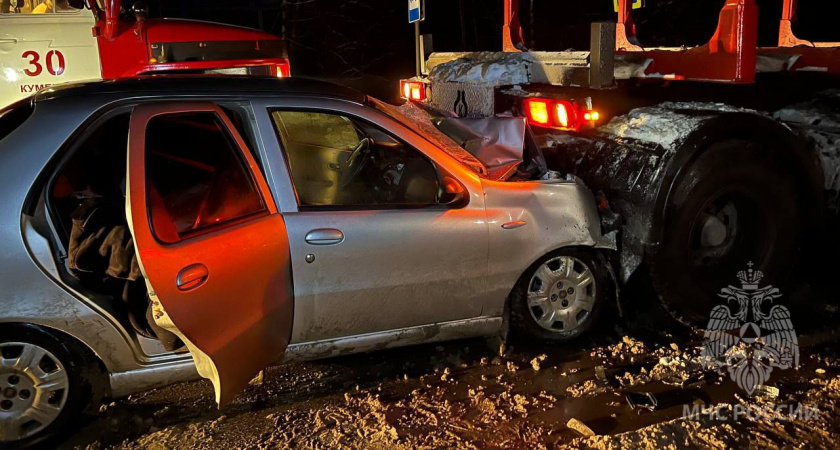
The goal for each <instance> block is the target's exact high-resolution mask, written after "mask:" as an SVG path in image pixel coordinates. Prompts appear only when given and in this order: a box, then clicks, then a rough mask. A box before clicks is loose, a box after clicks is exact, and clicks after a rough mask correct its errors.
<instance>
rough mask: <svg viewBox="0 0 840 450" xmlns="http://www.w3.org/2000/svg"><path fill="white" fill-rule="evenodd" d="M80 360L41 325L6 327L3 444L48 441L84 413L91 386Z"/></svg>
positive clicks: (0, 403)
mask: <svg viewBox="0 0 840 450" xmlns="http://www.w3.org/2000/svg"><path fill="white" fill-rule="evenodd" d="M80 361H81V359H80V358H79V357H77V356H76V355H75V354H74V352H73V351H72V350H71V349H70V347H68V346H67V345H66V344H65V343H63V342H61V341H60V340H58V339H57V338H56V337H54V336H52V335H51V334H49V333H47V332H45V331H42V330H40V329H38V328H35V327H14V328H0V444H11V445H12V446H14V447H19V448H25V447H28V446H31V445H36V444H40V445H44V444H46V443H47V442H48V441H50V440H52V439H54V438H55V437H56V436H58V435H60V434H61V432H62V431H64V430H65V429H67V428H68V427H69V426H70V425H72V424H73V423H74V422H75V421H76V420H77V419H78V418H79V417H80V416H81V413H82V411H83V409H84V407H85V406H86V404H87V400H88V399H90V392H91V390H90V387H89V383H87V382H85V381H84V380H83V379H82V376H81V373H82V372H81V370H80V369H81V367H82V364H81V363H80Z"/></svg>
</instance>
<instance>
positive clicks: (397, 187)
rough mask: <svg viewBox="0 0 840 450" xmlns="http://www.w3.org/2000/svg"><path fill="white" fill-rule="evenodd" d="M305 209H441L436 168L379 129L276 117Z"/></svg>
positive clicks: (326, 119) (332, 118) (316, 116)
mask: <svg viewBox="0 0 840 450" xmlns="http://www.w3.org/2000/svg"><path fill="white" fill-rule="evenodd" d="M272 118H273V119H274V124H275V127H276V129H277V133H278V134H279V136H280V139H281V141H282V143H283V150H284V151H285V153H286V155H287V161H288V164H289V169H290V171H291V174H292V178H293V180H294V183H295V188H296V191H297V195H298V202H299V205H300V206H301V208H302V209H307V208H312V207H314V208H318V207H377V206H386V205H387V206H389V207H424V206H429V205H436V204H439V203H441V201H442V199H444V198H445V196H446V194H445V193H444V192H442V191H441V189H440V186H439V182H438V176H439V175H438V172H437V169H436V167H435V166H434V164H432V162H431V161H429V160H428V159H427V158H426V157H425V156H424V155H423V154H422V153H420V152H418V151H417V150H415V149H414V148H411V147H410V146H408V145H406V144H404V143H402V142H400V141H398V140H397V139H395V138H394V137H392V136H390V135H388V134H387V133H385V132H383V131H381V130H380V129H379V128H378V127H375V126H373V125H371V124H368V123H366V122H363V121H361V120H354V119H351V118H348V117H345V116H342V115H337V114H327V113H319V112H297V111H274V112H272Z"/></svg>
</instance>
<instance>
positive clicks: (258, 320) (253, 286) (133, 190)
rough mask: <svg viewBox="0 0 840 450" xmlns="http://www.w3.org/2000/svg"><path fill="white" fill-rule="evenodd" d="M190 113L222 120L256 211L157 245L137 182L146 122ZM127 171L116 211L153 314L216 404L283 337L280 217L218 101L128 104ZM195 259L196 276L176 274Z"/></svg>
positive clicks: (272, 357)
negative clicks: (250, 183) (189, 358)
mask: <svg viewBox="0 0 840 450" xmlns="http://www.w3.org/2000/svg"><path fill="white" fill-rule="evenodd" d="M195 112H207V113H211V114H215V115H216V117H217V118H218V119H220V120H221V122H222V123H223V125H224V126H225V127H226V128H227V132H228V133H229V134H230V135H231V137H233V140H234V141H235V144H236V146H237V147H238V151H239V152H240V156H241V157H242V158H243V159H244V160H245V161H246V166H247V167H248V169H249V170H250V172H251V176H252V177H253V179H254V180H255V181H256V185H257V187H258V190H259V191H260V193H261V196H262V197H263V202H264V205H265V209H264V213H263V214H260V215H257V216H255V217H246V218H244V220H241V221H237V222H236V223H235V224H233V225H226V224H222V225H221V226H216V227H212V228H210V229H208V231H207V232H206V233H203V234H201V235H199V236H191V237H186V236H185V237H183V238H182V239H181V240H180V241H178V242H177V243H172V244H165V243H161V242H160V241H159V239H158V237H156V236H155V235H154V232H153V230H152V229H151V226H150V224H152V223H155V222H157V221H156V220H154V219H152V218H151V217H150V215H149V213H148V211H150V209H151V208H153V204H152V205H151V206H150V205H149V204H148V202H147V199H148V196H147V192H150V191H151V189H152V188H151V187H149V186H148V183H147V180H146V169H145V166H146V164H145V162H146V160H147V159H146V153H147V148H146V126H147V124H148V123H149V121H150V120H151V119H153V118H155V117H158V116H162V115H166V114H177V113H195ZM148 151H152V150H148ZM127 170H128V176H127V180H126V184H127V186H128V187H129V188H128V190H127V195H126V216H127V217H128V223H129V228H130V229H131V234H132V236H134V245H135V247H136V249H137V255H138V257H139V260H140V266H141V269H142V270H143V274H144V276H145V278H146V283H147V286H148V288H149V289H148V290H149V296H150V297H151V298H152V305H153V306H152V308H153V310H154V315H155V321H157V322H158V324H159V325H161V326H163V327H164V328H167V329H169V330H170V331H172V332H175V333H176V334H178V336H179V337H181V338H182V340H183V341H184V343H185V344H186V345H187V347H189V349H190V353H191V354H192V355H193V359H194V360H195V362H196V366H197V368H198V372H199V374H200V375H201V376H203V377H204V378H207V379H209V380H211V381H212V382H213V386H214V388H215V391H216V402H217V403H218V404H219V405H220V406H222V405H225V404H227V403H229V402H230V401H231V400H232V399H233V397H234V396H235V395H236V394H237V393H238V392H239V391H240V390H241V389H242V388H244V387H245V386H246V385H247V384H248V381H250V380H251V379H252V378H253V377H254V376H255V375H256V374H257V373H258V372H259V371H260V370H262V369H263V368H264V367H266V366H267V365H269V364H271V363H273V362H275V361H279V360H280V359H281V358H282V356H283V353H284V352H285V350H286V346H287V345H288V342H289V335H290V333H291V327H292V322H291V319H292V310H293V303H292V301H293V298H292V289H291V285H292V279H291V265H290V261H289V244H288V238H287V236H286V229H285V228H286V227H285V224H284V222H283V217H282V216H281V215H280V214H279V213H278V212H277V208H276V207H275V205H274V201H273V200H272V198H271V193H270V192H269V189H268V186H267V185H266V183H265V181H264V180H263V179H262V176H261V175H260V170H259V167H258V166H257V163H256V162H255V161H254V159H253V157H252V156H251V154H250V152H249V151H248V150H247V146H246V144H245V142H244V141H243V140H242V137H241V136H240V135H239V133H238V132H237V131H236V128H235V127H234V126H233V124H232V123H231V122H230V120H229V119H228V118H227V116H226V115H225V113H224V112H223V111H222V109H221V108H219V107H218V106H216V105H215V104H213V103H210V102H160V103H149V104H144V105H139V106H137V107H135V109H134V111H133V112H132V115H131V124H130V133H129V145H128V169H127ZM195 267H200V268H201V270H202V271H203V276H202V277H201V278H200V279H197V280H196V281H187V280H183V279H182V277H184V276H188V272H190V270H191V269H190V268H195ZM196 282H197V283H200V284H195V283H196ZM190 283H192V284H190ZM158 306H160V308H161V310H162V311H158V310H157V308H158ZM173 324H174V327H173V326H172V325H173Z"/></svg>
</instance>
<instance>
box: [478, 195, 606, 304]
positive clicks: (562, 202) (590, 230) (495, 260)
mask: <svg viewBox="0 0 840 450" xmlns="http://www.w3.org/2000/svg"><path fill="white" fill-rule="evenodd" d="M482 186H483V188H484V191H485V202H486V212H487V224H488V233H489V238H490V239H489V246H488V252H489V263H488V266H489V267H488V273H489V277H488V279H489V282H490V283H491V288H490V290H489V291H490V295H491V296H492V298H493V299H498V300H499V301H498V302H495V303H493V307H492V309H493V310H492V311H485V312H484V313H485V314H486V315H501V314H503V312H504V305H505V300H506V299H507V297H508V294H510V291H511V289H512V288H513V287H514V286H515V285H516V283H517V281H518V280H519V278H520V277H521V276H522V274H523V273H524V272H525V271H526V270H527V269H528V267H530V266H531V265H532V264H533V263H534V262H536V261H537V260H539V259H540V258H542V257H543V256H545V255H546V254H548V253H551V252H553V251H555V250H558V249H562V248H566V247H592V248H602V249H614V248H615V247H614V245H613V243H612V242H611V241H610V238H609V237H606V236H603V235H602V234H601V223H600V218H599V215H598V210H597V208H596V204H595V197H594V195H593V194H592V192H591V191H590V190H589V189H588V188H587V187H586V186H584V185H583V183H581V182H580V181H579V180H576V179H563V180H550V181H527V182H497V181H489V180H482Z"/></svg>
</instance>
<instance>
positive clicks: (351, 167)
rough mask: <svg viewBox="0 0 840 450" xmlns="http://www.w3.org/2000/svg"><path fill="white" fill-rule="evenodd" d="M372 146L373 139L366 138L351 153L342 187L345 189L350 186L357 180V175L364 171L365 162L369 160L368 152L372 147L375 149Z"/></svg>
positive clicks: (343, 176)
mask: <svg viewBox="0 0 840 450" xmlns="http://www.w3.org/2000/svg"><path fill="white" fill-rule="evenodd" d="M372 144H373V140H372V139H370V138H364V139H362V140H361V141H359V144H358V145H356V148H354V149H353V153H351V154H350V157H349V158H347V165H346V169H345V171H344V174H343V175H342V177H341V187H345V186H347V185H348V184H350V182H351V181H353V179H354V178H356V175H358V174H359V172H361V171H362V168H363V167H364V166H365V162H366V161H367V160H368V157H367V156H368V151H369V150H370V149H371V147H373V145H372Z"/></svg>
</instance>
